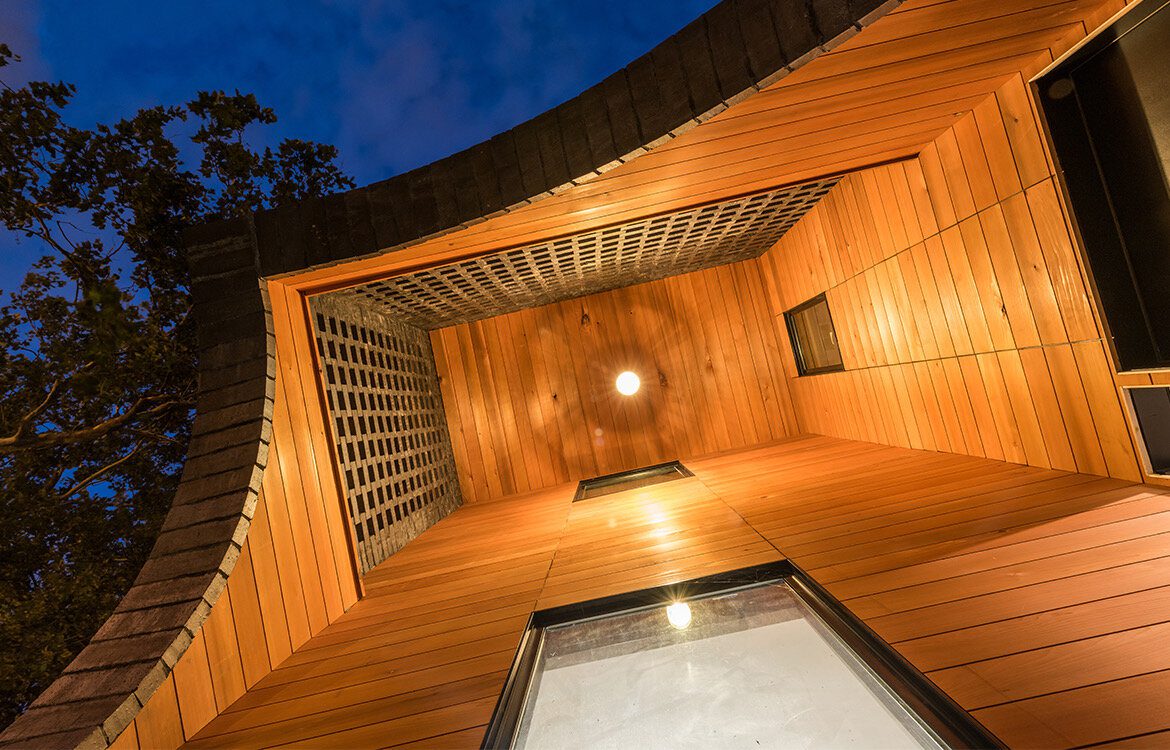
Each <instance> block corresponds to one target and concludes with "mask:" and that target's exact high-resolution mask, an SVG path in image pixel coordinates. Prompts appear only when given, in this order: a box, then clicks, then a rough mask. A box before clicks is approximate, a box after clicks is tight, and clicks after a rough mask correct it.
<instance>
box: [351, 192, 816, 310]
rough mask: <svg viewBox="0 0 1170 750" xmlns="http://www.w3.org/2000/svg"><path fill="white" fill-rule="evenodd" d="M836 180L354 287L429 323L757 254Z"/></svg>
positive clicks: (540, 302) (591, 291)
mask: <svg viewBox="0 0 1170 750" xmlns="http://www.w3.org/2000/svg"><path fill="white" fill-rule="evenodd" d="M836 183H837V179H836V178H834V179H828V180H820V181H817V182H809V183H805V184H803V185H797V186H795V187H789V188H783V189H780V190H773V191H771V192H768V193H760V194H758V195H752V196H748V197H746V198H739V199H736V200H732V201H726V202H724V203H717V204H713V205H710V206H703V207H701V208H696V209H692V210H689V211H680V212H678V213H674V214H668V215H665V216H658V217H655V218H653V219H647V220H644V221H637V222H631V223H629V224H623V225H620V226H616V227H610V228H607V229H602V230H599V231H596V232H588V233H584V234H578V235H574V236H572V237H567V238H564V239H560V240H556V241H554V242H548V243H544V244H540V245H531V246H529V247H522V248H517V249H515V250H509V251H506V252H502V253H497V254H495V255H489V256H486V257H483V258H476V259H474V260H468V261H464V262H461V263H455V264H452V265H448V266H441V267H439V268H435V269H428V270H426V271H420V272H418V273H413V274H408V275H404V276H398V277H395V278H391V279H386V280H383V281H375V282H371V283H369V284H365V285H363V286H359V287H356V288H355V289H354V292H355V293H356V294H358V295H360V296H363V297H366V298H368V299H370V300H372V301H374V302H377V303H378V304H379V305H383V306H384V307H385V309H386V310H387V311H388V312H391V313H392V314H393V315H394V316H395V317H396V318H400V319H402V320H404V321H407V322H409V323H412V324H414V325H417V326H420V327H422V328H426V329H432V328H444V327H446V326H451V325H457V324H459V323H466V322H469V321H472V320H479V319H480V318H489V317H492V316H495V315H503V314H505V313H509V312H514V311H516V310H520V309H523V308H525V307H533V306H535V305H546V304H549V303H551V302H557V301H559V300H563V299H570V298H572V297H580V296H582V295H586V294H595V293H597V292H603V291H608V290H610V289H617V288H619V287H624V286H632V285H634V284H641V283H643V282H646V281H653V280H654V279H660V278H663V277H666V276H673V275H675V274H682V273H689V272H691V271H697V270H700V269H702V268H708V267H711V266H717V265H722V264H724V263H734V262H736V261H740V260H745V259H747V258H754V257H756V256H758V255H760V254H761V253H763V252H764V251H765V250H767V249H768V248H769V247H771V246H772V245H773V244H775V243H776V241H777V240H779V239H780V237H781V236H782V235H783V234H784V233H785V232H786V231H788V229H790V228H791V227H792V225H793V224H795V223H796V222H797V221H798V220H799V219H800V217H802V216H804V214H805V213H806V212H807V211H808V210H809V209H810V208H812V207H813V205H814V204H815V203H816V202H817V201H818V200H820V199H821V197H822V196H823V195H824V194H825V193H827V192H828V191H829V190H830V189H831V188H832V187H833V185H835V184H836Z"/></svg>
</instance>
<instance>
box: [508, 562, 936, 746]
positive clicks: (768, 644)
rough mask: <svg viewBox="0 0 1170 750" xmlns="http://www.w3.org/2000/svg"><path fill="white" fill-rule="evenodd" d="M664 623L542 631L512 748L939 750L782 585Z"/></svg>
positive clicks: (653, 613)
mask: <svg viewBox="0 0 1170 750" xmlns="http://www.w3.org/2000/svg"><path fill="white" fill-rule="evenodd" d="M679 604H681V605H683V606H685V607H686V611H685V619H686V620H687V624H686V625H685V626H683V627H682V628H680V627H679V626H678V625H677V624H676V618H677V619H678V621H679V622H681V621H682V618H683V617H684V613H683V610H682V609H681V608H678V609H673V612H674V613H675V614H673V615H672V613H671V612H672V608H676V607H678V605H679ZM662 615H663V610H662V608H658V607H655V608H653V609H646V610H639V611H634V612H627V613H624V614H618V615H613V616H609V617H600V618H596V619H592V620H585V621H581V622H575V623H570V624H568V625H561V626H556V627H551V628H549V629H548V630H547V631H546V633H545V642H544V648H543V649H542V652H541V655H540V658H539V662H538V663H537V665H536V668H535V671H534V677H533V682H532V685H531V689H530V691H529V693H528V699H527V703H526V705H525V708H524V712H523V715H522V717H521V720H520V731H519V735H518V738H517V743H516V746H517V747H527V748H558V750H569V749H570V748H638V750H648V749H649V748H672V750H677V749H678V748H715V747H717V748H752V749H753V750H759V748H762V747H763V748H770V747H771V748H774V747H784V748H837V747H840V748H845V747H860V748H923V747H928V748H937V747H940V746H941V745H940V744H939V743H938V741H937V740H936V738H935V737H934V735H933V734H932V733H931V732H930V730H928V729H927V728H926V727H925V726H924V725H923V724H921V723H920V722H919V721H918V719H917V718H916V717H915V716H914V715H913V714H912V713H911V712H910V711H909V710H908V709H907V708H906V707H905V706H904V705H903V704H902V703H901V702H900V700H899V699H898V698H897V697H896V696H895V695H894V694H893V693H891V692H890V691H889V689H888V688H886V686H885V685H884V683H882V682H881V681H880V680H879V679H878V678H877V677H876V676H875V675H874V674H873V673H872V672H870V671H869V669H868V668H867V667H866V666H865V665H864V663H863V662H861V660H859V659H858V658H857V657H856V656H855V655H854V654H853V653H852V652H851V651H850V650H849V649H848V647H847V646H846V645H845V644H844V643H842V642H841V641H840V639H838V638H837V637H836V635H834V634H833V633H832V632H831V631H830V630H829V629H828V628H827V627H826V626H825V625H824V624H823V623H822V622H821V621H820V619H819V618H818V617H817V616H816V615H815V614H814V613H813V612H812V611H811V610H809V609H808V608H807V607H806V605H805V604H804V603H803V602H802V601H801V600H800V599H799V598H798V597H797V596H796V594H795V593H794V592H793V591H792V590H791V589H790V588H789V587H788V586H787V585H786V584H784V583H770V584H764V585H760V586H754V587H750V588H745V589H740V590H738V591H734V592H731V593H725V594H721V595H716V596H711V597H707V598H702V599H692V600H690V601H689V602H676V603H674V604H671V605H670V606H669V607H668V608H667V617H666V618H663V616H662Z"/></svg>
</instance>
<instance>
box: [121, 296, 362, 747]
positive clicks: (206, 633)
mask: <svg viewBox="0 0 1170 750" xmlns="http://www.w3.org/2000/svg"><path fill="white" fill-rule="evenodd" d="M270 295H271V301H272V306H273V320H274V324H275V328H276V333H277V336H276V350H277V354H276V363H277V373H276V398H275V412H274V414H273V419H272V432H273V435H272V444H271V446H270V448H269V456H268V467H267V469H266V470H265V471H264V476H263V479H262V484H261V490H260V500H259V502H258V503H257V505H256V511H255V515H254V516H253V518H252V523H251V528H250V529H249V530H248V536H247V539H246V540H245V541H244V544H243V548H242V550H241V552H240V557H239V560H238V561H237V562H236V567H235V569H234V570H233V571H232V573H231V576H230V577H229V578H228V581H227V586H226V588H225V590H224V592H223V594H222V595H221V596H220V598H219V600H218V601H217V602H216V603H215V606H214V607H213V608H212V610H211V613H210V614H209V615H208V617H207V619H206V620H205V621H204V623H203V626H202V627H201V628H200V629H199V630H198V631H197V632H196V633H195V636H194V639H193V640H192V642H191V645H190V647H189V648H188V649H187V651H185V652H184V653H183V654H182V656H181V657H180V658H179V660H178V662H177V663H176V664H175V665H174V669H173V671H172V672H171V674H170V675H169V676H168V677H167V678H166V680H165V681H164V682H163V683H162V685H160V686H159V688H158V689H157V690H156V691H155V693H154V694H153V695H152V696H151V697H150V699H149V700H148V701H147V703H146V705H145V706H144V707H143V709H142V710H141V712H139V714H138V716H137V717H136V718H135V720H134V723H133V724H131V725H130V727H128V728H127V729H126V730H125V731H124V732H123V733H122V734H121V735H119V737H118V739H117V740H116V741H115V743H114V747H117V748H139V747H141V748H143V749H146V748H150V750H164V749H165V748H175V747H179V746H180V745H182V744H183V743H184V742H185V741H186V740H188V739H190V738H191V737H193V736H195V734H196V733H197V732H198V731H199V730H200V729H202V728H203V727H204V726H205V725H206V724H207V723H208V722H209V721H211V720H212V719H214V718H215V717H216V716H217V715H218V714H219V713H221V712H223V711H224V710H226V709H227V707H228V706H229V705H231V704H232V703H233V702H234V701H235V700H236V699H237V698H239V697H240V696H241V695H243V694H244V692H245V691H246V690H247V689H248V688H251V687H252V686H253V685H255V684H256V683H257V682H258V681H259V680H260V679H261V678H263V677H264V676H266V675H267V674H269V673H270V672H271V671H272V670H273V669H275V668H276V667H277V666H279V665H280V664H281V663H282V662H283V661H284V660H285V659H287V658H288V657H289V656H290V655H291V654H292V653H293V652H294V651H296V650H297V649H298V648H299V647H301V646H302V645H304V644H305V643H306V642H307V641H308V640H309V639H310V638H311V637H313V636H314V635H316V634H317V633H320V632H321V631H322V630H323V629H324V628H325V627H326V626H327V625H329V624H330V623H332V622H333V621H335V620H336V619H337V618H338V617H340V616H341V615H342V614H343V613H344V612H345V611H346V610H348V609H349V608H350V607H351V606H353V604H354V603H355V602H356V601H357V600H358V597H359V595H360V591H359V586H360V583H359V581H358V578H357V576H356V571H355V568H354V558H353V553H352V551H351V546H350V544H351V543H350V540H349V537H348V533H349V522H348V519H347V518H346V517H345V515H344V510H343V506H342V502H343V501H342V499H341V496H340V494H339V484H338V482H337V479H336V477H335V476H334V474H333V473H332V471H331V470H330V469H329V467H332V466H333V465H334V461H333V458H332V457H331V454H330V450H331V449H330V443H329V440H328V438H327V437H326V434H325V425H324V423H323V422H322V421H321V414H322V412H321V410H320V407H319V404H317V403H315V402H316V401H318V400H319V397H318V388H317V383H316V380H315V378H316V376H315V375H314V373H313V362H314V356H313V350H312V348H311V347H312V341H311V340H310V338H309V334H308V327H307V326H306V325H305V323H304V315H305V312H304V308H303V305H304V303H303V301H302V299H301V297H300V295H299V294H296V293H294V292H289V291H287V290H286V289H285V288H284V287H282V286H280V285H277V284H271V285H270ZM294 323H295V324H296V325H294Z"/></svg>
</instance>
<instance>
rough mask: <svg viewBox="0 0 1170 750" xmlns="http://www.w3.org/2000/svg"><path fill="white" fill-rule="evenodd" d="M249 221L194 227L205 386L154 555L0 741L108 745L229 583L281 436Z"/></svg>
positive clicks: (265, 306) (267, 318)
mask: <svg viewBox="0 0 1170 750" xmlns="http://www.w3.org/2000/svg"><path fill="white" fill-rule="evenodd" d="M250 224H251V223H250V222H249V221H246V220H236V221H231V222H222V223H219V224H216V225H214V227H209V228H207V229H205V230H202V231H201V232H199V233H197V234H193V235H192V239H193V240H195V241H196V242H197V243H198V245H199V247H198V249H197V250H195V251H193V252H192V257H191V263H192V265H193V266H195V267H197V268H198V269H199V273H198V274H197V275H196V276H195V278H194V279H193V282H192V286H193V293H194V298H195V317H196V320H197V322H198V326H199V328H198V336H199V395H198V402H197V404H196V417H195V423H194V425H193V427H192V430H191V442H190V445H189V447H188V449H187V458H186V462H185V463H184V466H183V476H182V480H181V482H180V484H179V488H178V490H177V492H176V494H175V499H174V502H173V503H172V505H171V509H170V511H169V512H168V513H167V517H166V519H165V521H164V522H163V526H162V530H161V532H160V534H159V537H158V539H157V541H156V542H155V545H154V548H153V549H152V550H151V553H150V557H149V559H148V560H147V562H146V564H145V565H144V566H143V568H142V570H141V571H140V572H139V574H138V577H137V578H136V579H135V581H134V584H133V586H131V588H130V590H129V592H127V594H126V596H125V597H123V599H122V601H121V602H120V603H119V604H118V607H117V608H116V609H115V610H114V613H113V614H112V615H110V617H109V619H107V620H106V622H105V624H104V625H102V627H101V629H99V630H98V632H97V633H96V634H95V635H94V637H93V639H92V640H91V641H90V643H89V645H88V646H86V647H85V649H84V650H82V652H81V653H80V654H78V655H77V657H76V658H75V659H74V660H73V661H72V662H71V663H70V664H69V666H68V667H66V668H65V671H64V672H63V673H62V675H61V676H60V677H59V678H57V680H56V681H55V682H54V683H53V684H52V685H50V686H49V688H48V689H46V690H45V692H44V693H42V694H41V695H40V697H38V698H37V699H36V701H34V702H33V704H32V705H31V706H30V707H29V709H28V710H27V711H26V712H25V713H24V714H23V715H21V716H20V717H19V718H18V719H17V720H16V721H15V722H13V724H12V725H11V726H9V727H8V728H7V729H6V730H5V731H4V732H3V734H0V746H8V745H13V746H20V747H29V746H46V747H70V746H72V747H86V748H104V747H106V746H108V745H109V744H110V743H112V742H113V741H114V739H115V738H117V736H118V735H119V734H121V732H122V731H123V730H124V729H125V728H126V727H127V726H129V725H130V723H131V722H132V721H133V720H134V718H135V716H137V714H138V712H139V711H140V710H141V709H142V707H143V706H144V705H145V704H146V702H147V700H149V699H150V696H151V695H153V694H154V692H155V690H156V689H157V688H158V687H159V686H160V685H161V684H162V683H163V681H164V680H165V679H166V678H167V675H169V674H170V672H171V670H172V668H173V667H174V665H175V663H176V662H177V661H178V660H179V658H180V657H181V656H182V655H183V653H184V652H185V651H186V650H187V647H188V646H190V645H191V641H192V639H193V637H194V636H195V633H196V632H197V631H198V630H199V627H200V626H201V625H202V624H203V621H204V620H206V619H207V616H208V615H209V614H210V613H211V608H212V607H213V606H214V605H215V603H216V601H217V600H218V599H219V598H220V595H221V594H222V593H223V590H224V587H225V585H226V584H227V577H228V576H229V575H230V574H231V572H232V569H233V568H234V567H235V564H236V560H237V558H238V556H239V553H240V549H241V547H242V545H243V543H244V538H245V537H246V536H247V533H248V528H249V526H250V524H251V519H252V514H253V512H254V511H255V509H256V503H257V499H258V493H259V489H260V480H261V477H262V476H263V471H264V467H265V465H266V463H267V461H268V444H269V442H270V441H271V439H272V408H273V395H274V392H275V388H274V387H275V358H274V349H275V347H274V343H273V340H272V322H271V311H270V307H269V302H268V295H267V293H266V291H265V288H264V284H263V282H261V281H260V280H259V279H258V277H257V268H256V259H255V258H256V256H255V243H254V232H253V231H252V230H251V225H250Z"/></svg>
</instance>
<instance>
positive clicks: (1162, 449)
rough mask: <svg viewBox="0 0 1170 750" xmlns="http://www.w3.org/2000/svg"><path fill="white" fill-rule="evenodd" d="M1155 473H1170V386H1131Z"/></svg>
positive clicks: (1143, 441) (1143, 440)
mask: <svg viewBox="0 0 1170 750" xmlns="http://www.w3.org/2000/svg"><path fill="white" fill-rule="evenodd" d="M1126 390H1127V392H1128V393H1129V402H1130V403H1131V404H1132V405H1133V413H1134V416H1135V417H1136V418H1137V428H1138V433H1139V437H1140V438H1141V443H1142V447H1143V448H1145V453H1146V458H1147V459H1148V460H1149V467H1148V468H1149V470H1150V473H1152V474H1162V475H1170V388H1166V387H1158V388H1128V389H1126Z"/></svg>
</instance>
